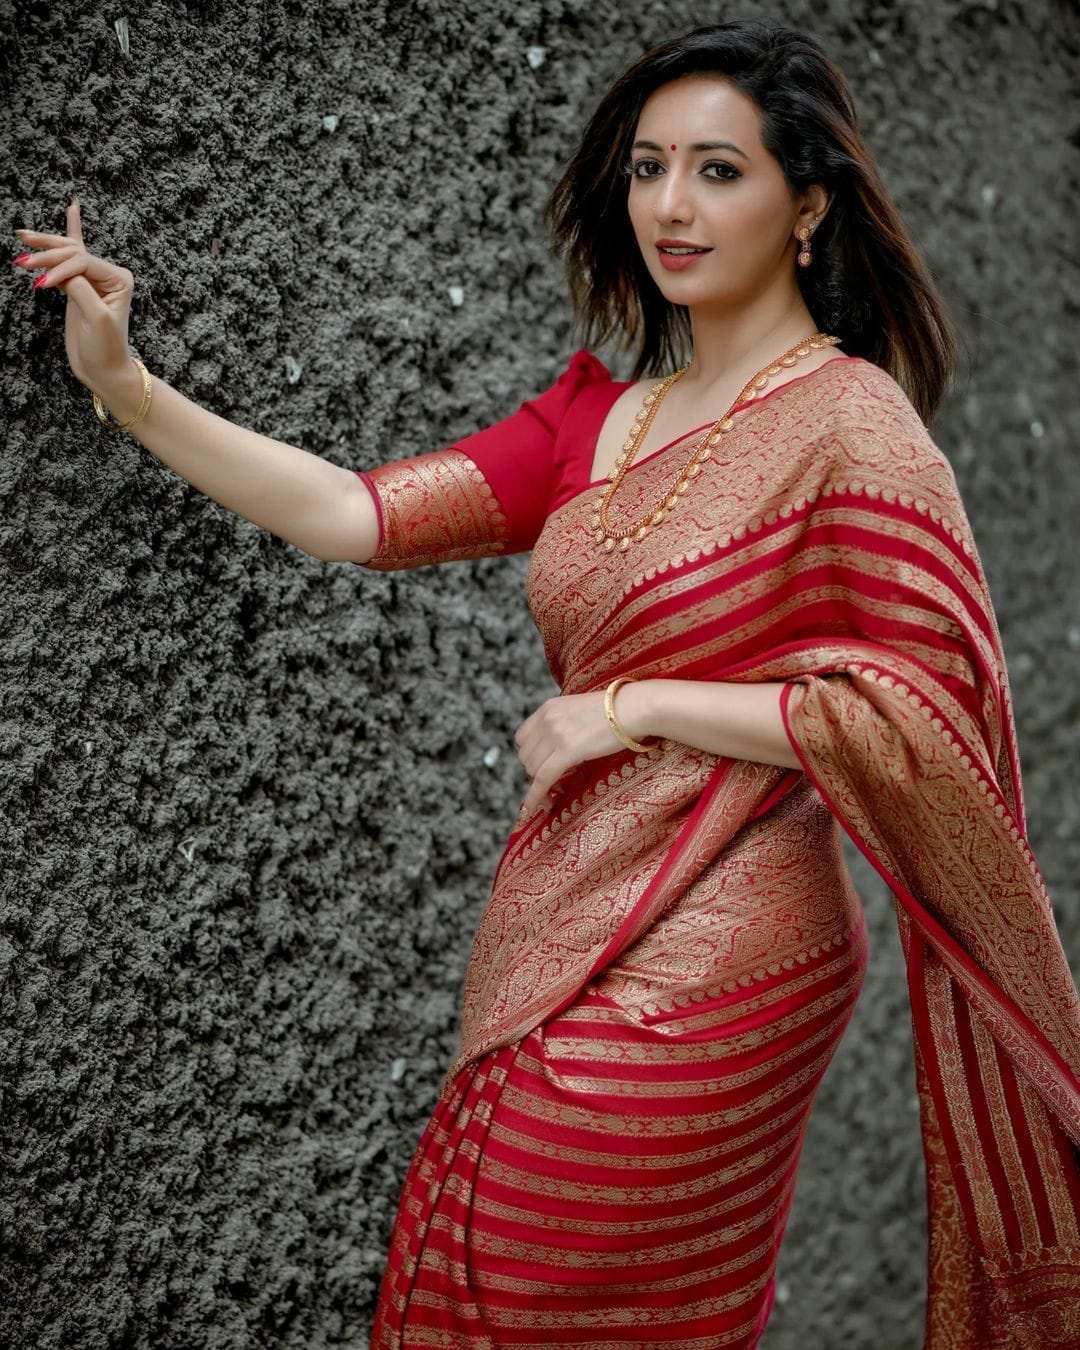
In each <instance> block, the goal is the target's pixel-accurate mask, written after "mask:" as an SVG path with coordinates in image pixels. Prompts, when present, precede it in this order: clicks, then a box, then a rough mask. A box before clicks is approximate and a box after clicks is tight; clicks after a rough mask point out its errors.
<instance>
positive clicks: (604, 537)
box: [590, 333, 840, 552]
mask: <svg viewBox="0 0 1080 1350" xmlns="http://www.w3.org/2000/svg"><path fill="white" fill-rule="evenodd" d="M839 341H840V339H839V338H838V337H831V336H829V335H828V334H826V333H815V334H814V335H813V337H809V338H803V339H802V341H801V342H797V343H796V344H795V346H794V347H789V348H788V350H787V351H786V352H784V354H783V356H778V357H777V358H776V360H775V361H770V362H769V363H768V365H766V366H762V368H761V369H760V370H759V371H758V373H757V374H756V375H755V376H753V378H752V379H750V380H749V381H747V383H746V384H745V385H744V386H743V389H742V392H741V393H740V394H739V395H738V397H737V398H736V399H735V402H734V403H732V405H731V407H730V408H729V409H728V410H727V412H726V413H725V414H724V415H723V417H721V418H718V419H717V421H715V422H714V423H713V424H712V426H711V427H709V428H708V430H707V431H706V432H705V434H704V436H702V437H701V439H700V440H699V441H698V443H697V444H696V445H695V446H694V448H693V450H692V451H691V452H690V458H689V459H688V460H687V462H686V464H685V465H684V467H683V468H682V470H681V471H680V473H679V475H678V477H677V478H676V479H675V482H674V483H673V484H672V485H671V487H670V488H669V489H668V490H667V491H666V492H665V493H664V495H663V496H662V497H661V498H660V500H659V502H657V504H656V505H655V506H654V507H652V509H651V510H649V511H646V513H645V515H643V516H642V517H641V518H640V520H636V521H635V522H634V524H633V525H630V526H628V527H627V528H626V529H619V530H616V529H613V528H612V526H611V522H610V521H609V520H608V508H609V507H610V506H611V502H612V499H613V498H614V496H615V493H616V492H617V491H618V487H619V484H620V483H621V482H622V480H623V479H624V478H625V477H626V474H627V471H628V470H629V468H630V465H631V464H632V463H633V461H634V456H635V455H636V454H637V452H638V448H639V446H640V445H641V443H642V441H643V440H644V439H645V436H646V434H647V433H648V430H649V427H650V426H651V425H652V420H653V418H654V417H655V416H656V413H657V410H658V409H659V407H660V404H661V403H662V402H663V400H664V395H665V394H666V393H667V391H668V390H669V389H670V388H671V386H672V385H673V384H674V383H675V381H676V380H677V379H679V378H680V377H681V376H682V375H684V374H685V373H686V371H687V370H689V366H683V367H682V369H681V370H677V371H676V372H675V374H674V375H669V376H668V377H667V379H664V380H661V381H660V383H659V384H655V385H653V387H652V389H650V391H649V392H648V393H647V394H646V395H645V401H644V407H643V408H641V410H640V411H639V412H637V413H635V414H634V425H633V426H632V427H631V429H630V434H629V436H628V437H627V438H626V440H625V441H624V442H623V448H622V452H621V453H620V455H619V456H618V458H617V459H616V460H615V476H614V477H613V478H612V480H611V482H610V483H609V484H608V485H607V487H606V488H605V489H604V490H603V492H602V493H601V494H600V496H599V497H598V499H597V506H596V510H595V512H594V513H593V516H592V519H591V521H590V525H591V527H592V529H593V530H594V531H595V533H594V534H593V538H594V539H595V540H596V542H597V543H598V544H603V546H604V548H605V549H607V550H608V552H610V551H611V550H612V549H613V548H614V547H615V545H616V544H618V546H619V547H620V548H621V549H627V548H629V547H630V541H631V540H632V539H644V537H645V535H646V534H647V533H648V529H649V526H650V525H659V524H660V522H661V521H662V520H663V519H664V517H665V516H666V515H668V514H669V513H670V512H671V511H673V510H674V509H675V506H676V504H677V503H678V500H679V498H680V497H681V496H682V495H683V494H684V493H685V492H686V491H687V489H688V488H689V487H690V480H691V478H696V477H697V476H698V474H699V473H700V472H701V467H702V461H704V460H706V459H708V458H709V457H710V456H711V454H712V452H713V448H714V447H715V446H717V445H719V444H720V442H721V440H722V439H723V437H724V436H726V435H727V433H728V432H729V431H730V430H731V428H732V427H733V426H734V425H735V419H734V418H733V417H732V415H731V414H732V409H734V408H737V407H738V406H739V404H740V403H742V402H743V400H744V399H745V398H747V397H748V396H749V395H750V394H751V393H752V392H753V391H754V390H756V389H764V388H765V386H766V385H767V384H768V383H769V380H770V379H771V377H772V376H773V375H779V374H780V372H781V370H782V369H783V368H784V367H785V366H793V365H795V364H796V362H798V361H801V360H802V359H803V358H804V357H806V356H809V355H810V353H811V352H812V351H817V350H820V348H822V347H835V346H836V345H837V343H838V342H839Z"/></svg>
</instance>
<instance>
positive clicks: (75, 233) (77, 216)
mask: <svg viewBox="0 0 1080 1350" xmlns="http://www.w3.org/2000/svg"><path fill="white" fill-rule="evenodd" d="M67 229H68V234H69V235H70V236H71V237H72V239H77V240H78V241H79V243H80V244H81V243H82V237H83V233H82V208H81V207H80V206H79V203H78V200H77V198H74V197H73V198H72V199H71V201H70V202H69V203H68V209H67Z"/></svg>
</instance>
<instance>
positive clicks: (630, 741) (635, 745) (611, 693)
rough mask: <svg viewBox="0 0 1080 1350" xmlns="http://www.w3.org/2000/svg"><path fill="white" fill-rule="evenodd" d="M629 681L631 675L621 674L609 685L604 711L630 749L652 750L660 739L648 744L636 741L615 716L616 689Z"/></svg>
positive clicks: (609, 722)
mask: <svg viewBox="0 0 1080 1350" xmlns="http://www.w3.org/2000/svg"><path fill="white" fill-rule="evenodd" d="M627 683H629V676H626V675H620V676H619V678H618V679H616V680H612V681H611V683H610V684H609V685H608V687H607V692H606V693H605V694H604V712H605V713H606V714H607V720H608V726H609V727H611V729H612V731H613V732H614V733H615V735H616V736H618V738H619V740H620V741H622V743H623V745H625V746H626V748H627V749H628V750H638V751H641V750H651V749H652V747H653V746H654V745H657V744H658V743H659V742H658V741H650V742H649V744H648V745H643V744H642V743H641V741H635V740H634V738H633V736H629V735H627V733H626V732H625V731H624V730H623V728H622V727H621V726H620V725H619V721H618V718H617V717H616V716H615V691H616V689H618V687H619V686H620V685H621V684H627Z"/></svg>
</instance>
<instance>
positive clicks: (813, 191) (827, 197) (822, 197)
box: [792, 183, 832, 236]
mask: <svg viewBox="0 0 1080 1350" xmlns="http://www.w3.org/2000/svg"><path fill="white" fill-rule="evenodd" d="M831 202H832V196H831V194H830V193H829V192H827V191H826V189H825V188H824V187H823V185H822V184H821V183H815V184H814V185H813V186H812V187H809V188H807V189H806V191H805V192H804V193H802V195H801V197H800V199H799V208H798V215H797V216H796V218H795V224H794V225H793V226H792V232H793V233H794V234H795V235H796V236H798V233H799V231H800V230H801V229H803V227H804V226H805V227H806V228H807V229H808V230H809V231H810V234H811V236H813V233H814V231H815V230H816V229H817V227H818V226H819V225H820V224H821V222H822V220H824V218H825V213H826V211H828V209H829V205H830V203H831Z"/></svg>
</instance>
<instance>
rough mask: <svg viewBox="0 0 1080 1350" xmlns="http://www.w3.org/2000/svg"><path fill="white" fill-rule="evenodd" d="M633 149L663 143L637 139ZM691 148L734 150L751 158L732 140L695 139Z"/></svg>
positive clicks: (653, 146) (646, 148)
mask: <svg viewBox="0 0 1080 1350" xmlns="http://www.w3.org/2000/svg"><path fill="white" fill-rule="evenodd" d="M630 148H631V149H632V150H660V151H663V148H664V147H663V146H662V145H657V144H656V142H655V141H635V142H634V144H633V145H632V146H631V147H630ZM690 149H691V150H734V151H735V153H736V154H737V155H742V157H743V159H747V160H748V159H749V158H750V156H749V155H748V154H747V153H746V152H745V150H740V149H739V147H738V146H737V145H732V143H731V142H730V141H695V142H694V144H693V145H692V146H691V147H690Z"/></svg>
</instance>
